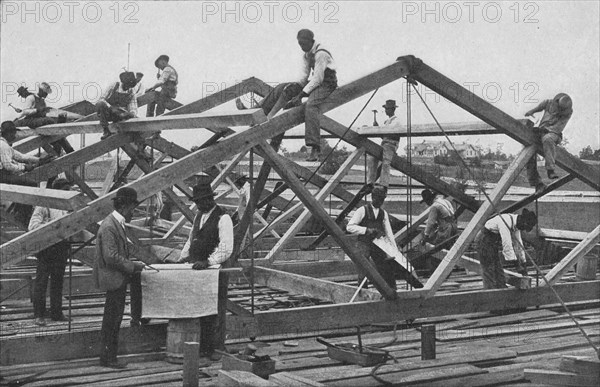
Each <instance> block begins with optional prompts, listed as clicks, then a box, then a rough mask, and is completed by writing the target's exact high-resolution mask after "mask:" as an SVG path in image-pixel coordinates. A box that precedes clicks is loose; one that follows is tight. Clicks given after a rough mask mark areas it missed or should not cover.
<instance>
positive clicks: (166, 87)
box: [146, 55, 179, 117]
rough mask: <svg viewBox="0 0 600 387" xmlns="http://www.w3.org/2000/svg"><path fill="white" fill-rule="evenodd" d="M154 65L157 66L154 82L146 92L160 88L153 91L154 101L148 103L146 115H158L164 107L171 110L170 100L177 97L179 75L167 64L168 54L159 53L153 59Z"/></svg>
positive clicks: (163, 110)
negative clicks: (159, 54)
mask: <svg viewBox="0 0 600 387" xmlns="http://www.w3.org/2000/svg"><path fill="white" fill-rule="evenodd" d="M154 66H155V67H156V68H158V73H157V74H156V78H157V81H156V83H155V84H154V85H153V86H152V87H150V88H149V89H147V90H146V93H149V92H152V91H155V90H156V89H159V88H160V91H157V92H155V93H154V95H155V96H154V101H152V102H150V103H149V104H148V107H147V109H146V117H154V116H155V115H157V116H160V115H161V114H163V113H164V112H165V109H167V108H169V110H171V108H170V107H169V106H170V102H172V101H173V99H174V98H175V97H177V84H178V83H179V75H178V74H177V71H175V69H174V68H173V66H171V65H170V64H169V56H168V55H161V56H159V57H158V58H156V60H155V61H154Z"/></svg>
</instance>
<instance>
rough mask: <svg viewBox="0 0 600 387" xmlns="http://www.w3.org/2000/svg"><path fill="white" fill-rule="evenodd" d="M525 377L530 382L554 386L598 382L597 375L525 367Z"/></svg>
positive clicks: (588, 384) (584, 384)
mask: <svg viewBox="0 0 600 387" xmlns="http://www.w3.org/2000/svg"><path fill="white" fill-rule="evenodd" d="M525 379H527V380H529V381H530V382H531V383H540V384H544V385H554V386H578V387H583V386H594V387H595V386H597V385H598V383H600V377H598V375H578V374H574V373H571V372H563V371H558V370H556V371H551V370H542V369H534V368H525Z"/></svg>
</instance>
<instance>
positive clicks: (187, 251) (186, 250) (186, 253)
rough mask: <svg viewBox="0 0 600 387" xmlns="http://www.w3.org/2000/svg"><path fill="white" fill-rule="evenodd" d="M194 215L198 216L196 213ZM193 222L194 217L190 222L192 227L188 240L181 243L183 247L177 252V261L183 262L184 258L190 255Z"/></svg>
mask: <svg viewBox="0 0 600 387" xmlns="http://www.w3.org/2000/svg"><path fill="white" fill-rule="evenodd" d="M196 216H198V215H196ZM194 223H195V219H194V221H193V222H192V229H191V230H190V235H189V236H188V240H187V241H186V242H185V244H184V245H183V248H182V249H181V253H180V254H179V259H178V260H177V262H184V261H185V260H186V259H188V258H189V257H190V245H191V243H192V233H193V232H194Z"/></svg>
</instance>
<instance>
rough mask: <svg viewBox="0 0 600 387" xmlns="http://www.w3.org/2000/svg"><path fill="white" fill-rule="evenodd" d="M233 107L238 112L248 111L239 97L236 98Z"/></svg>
mask: <svg viewBox="0 0 600 387" xmlns="http://www.w3.org/2000/svg"><path fill="white" fill-rule="evenodd" d="M235 107H236V108H237V109H238V110H246V109H248V108H247V107H246V105H244V103H243V102H242V99H241V98H240V97H238V98H236V99H235Z"/></svg>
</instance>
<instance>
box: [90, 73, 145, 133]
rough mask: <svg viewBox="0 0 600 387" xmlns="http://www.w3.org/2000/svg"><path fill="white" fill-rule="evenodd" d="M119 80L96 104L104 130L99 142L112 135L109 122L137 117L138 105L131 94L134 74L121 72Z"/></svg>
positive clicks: (134, 83) (108, 88)
mask: <svg viewBox="0 0 600 387" xmlns="http://www.w3.org/2000/svg"><path fill="white" fill-rule="evenodd" d="M119 80H120V82H114V83H112V84H110V85H109V86H108V87H107V88H106V90H105V91H104V93H103V94H102V96H101V97H100V100H99V101H98V102H97V103H96V113H98V118H99V120H100V125H102V129H103V130H104V133H103V134H102V137H101V138H100V139H101V140H104V139H106V138H108V137H110V136H111V135H112V133H111V132H110V130H109V129H108V122H109V121H113V122H118V121H123V120H127V119H129V118H134V117H137V109H138V104H137V98H136V96H135V94H134V93H133V88H134V87H135V85H136V84H137V80H136V78H135V74H134V73H132V72H131V71H126V72H123V73H121V74H120V75H119Z"/></svg>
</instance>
